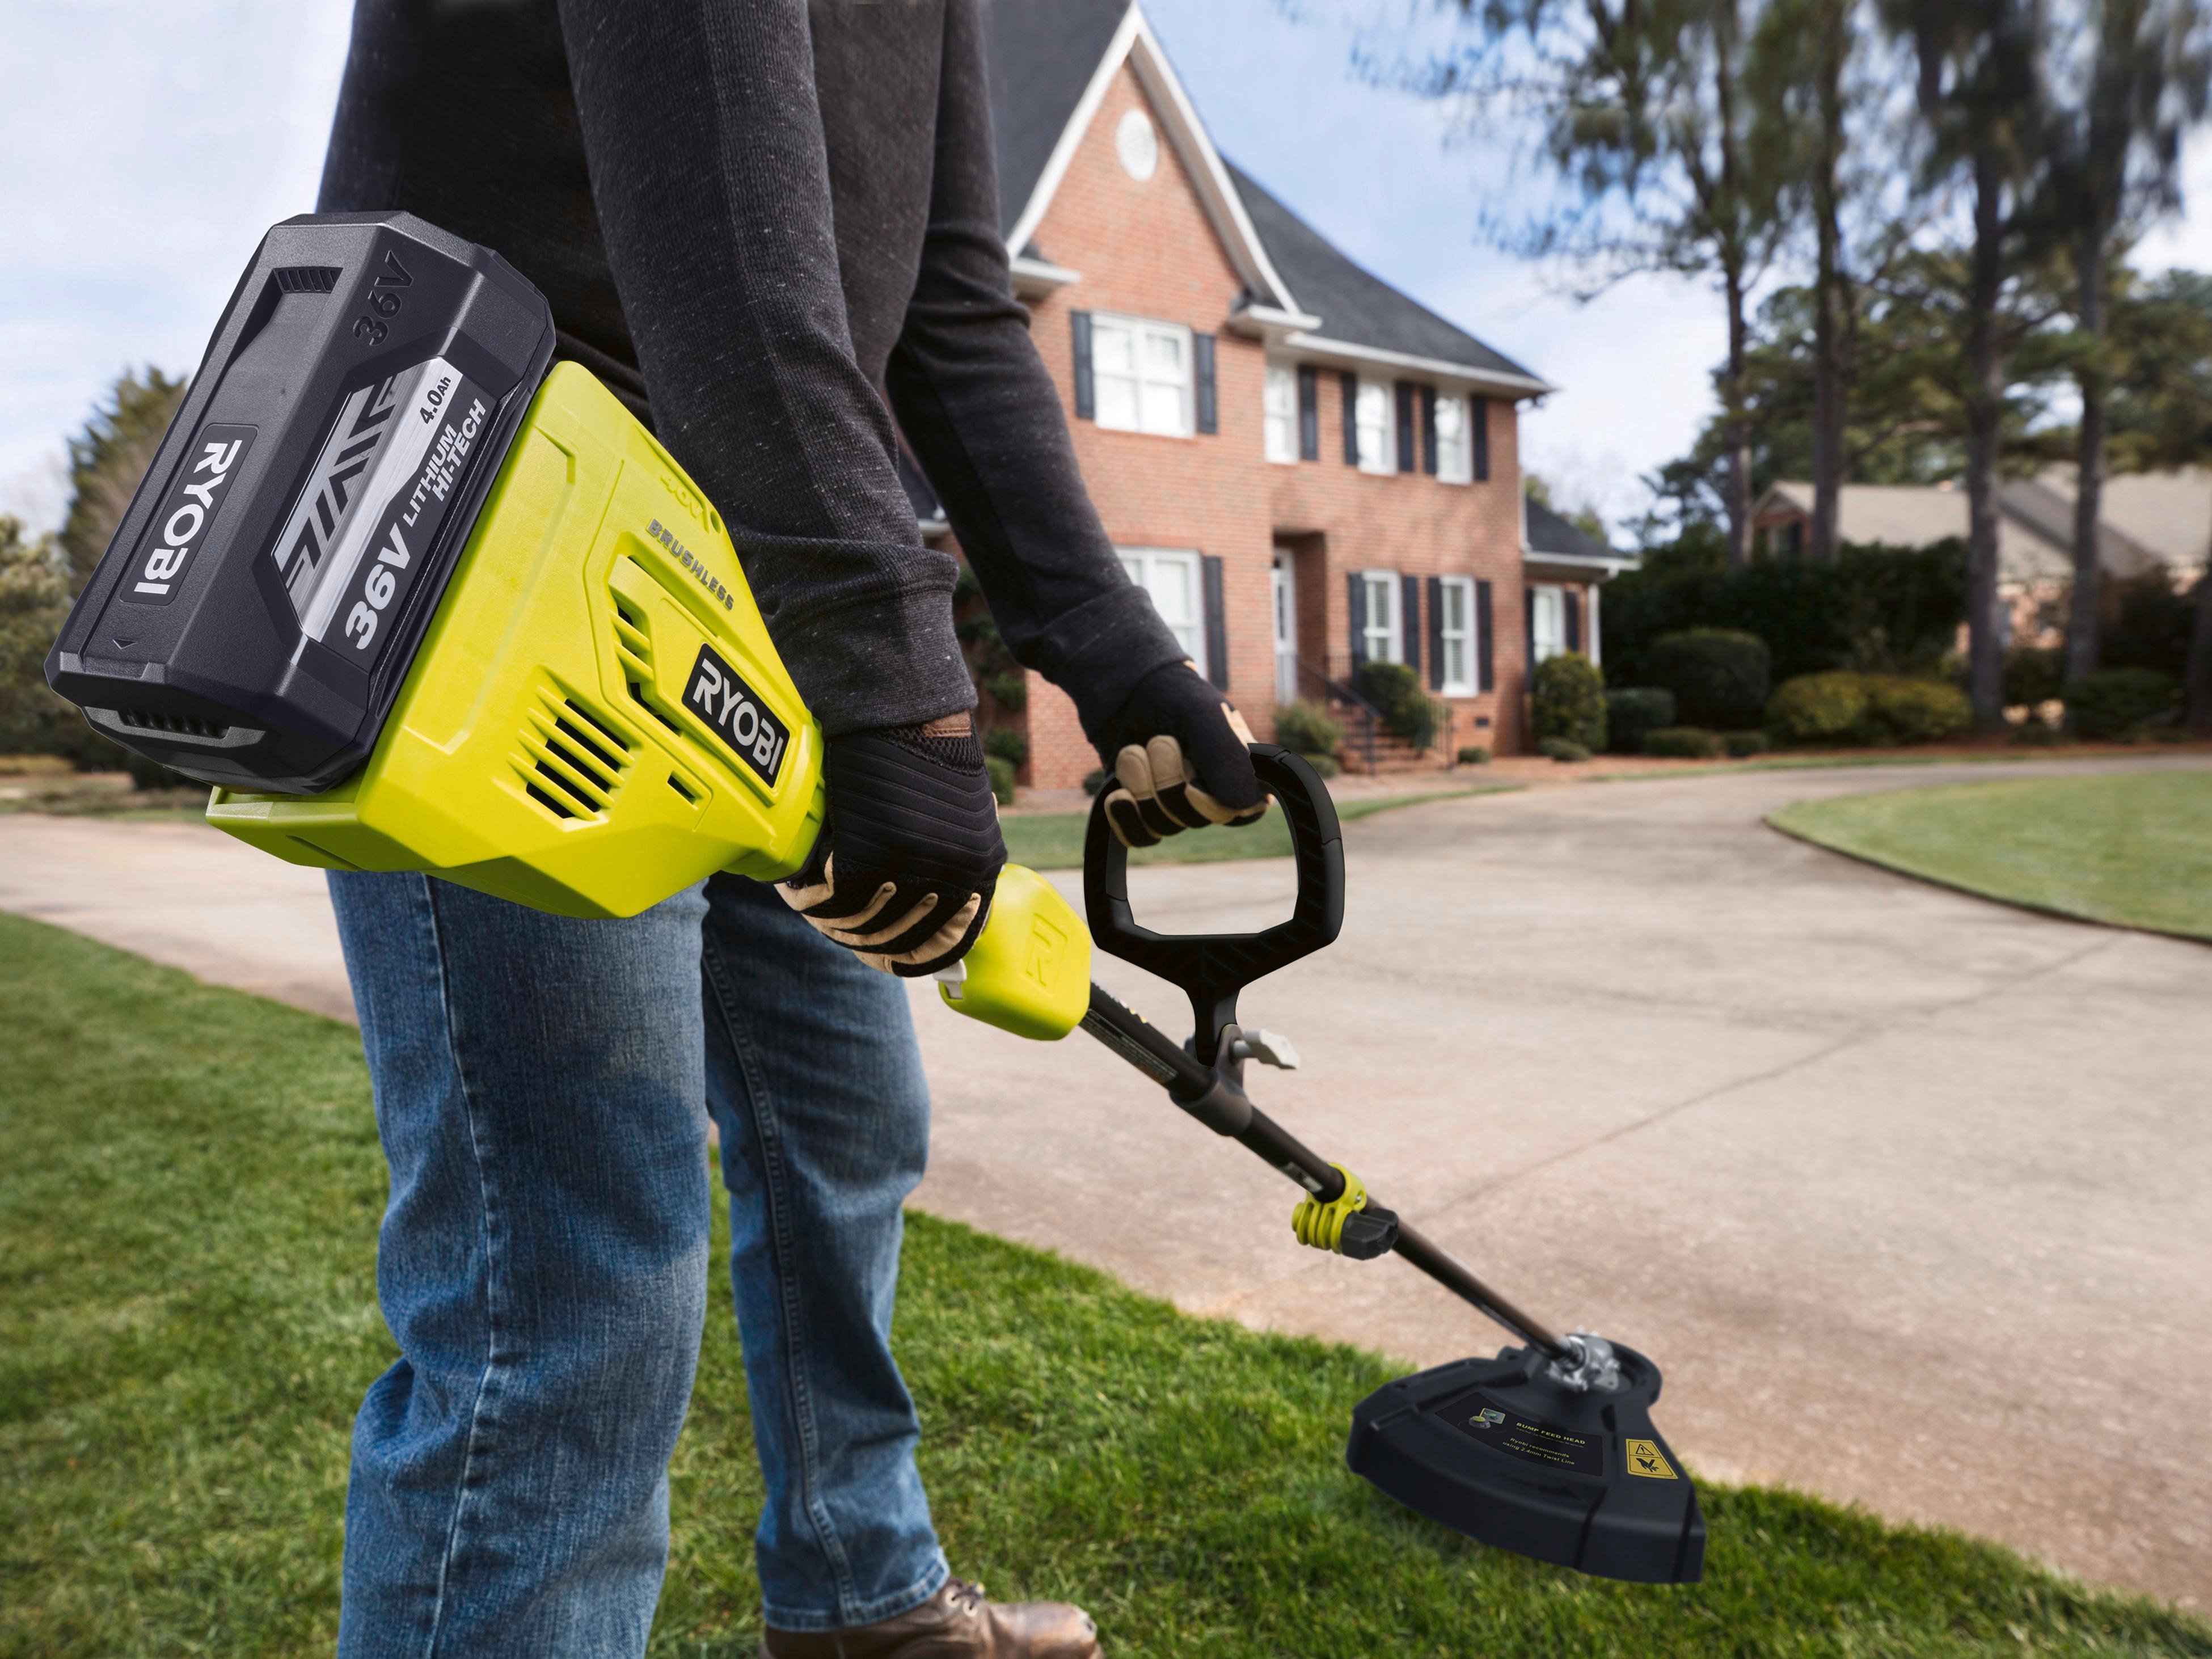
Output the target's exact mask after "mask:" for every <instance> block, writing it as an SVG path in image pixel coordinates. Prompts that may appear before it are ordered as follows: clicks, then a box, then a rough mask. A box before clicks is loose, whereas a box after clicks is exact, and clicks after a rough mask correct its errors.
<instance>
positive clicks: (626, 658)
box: [615, 559, 684, 737]
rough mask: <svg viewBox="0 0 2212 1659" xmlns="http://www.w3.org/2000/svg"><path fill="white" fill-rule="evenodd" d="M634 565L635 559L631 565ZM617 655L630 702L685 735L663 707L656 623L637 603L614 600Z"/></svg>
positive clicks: (620, 599) (664, 724) (618, 596)
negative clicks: (656, 669) (655, 674)
mask: <svg viewBox="0 0 2212 1659" xmlns="http://www.w3.org/2000/svg"><path fill="white" fill-rule="evenodd" d="M629 562H630V563H632V564H635V563H636V562H637V561H635V559H633V560H631V561H629ZM615 654H616V655H617V656H618V657H619V658H621V659H622V667H623V680H624V681H626V682H627V683H628V684H629V700H630V701H631V702H634V703H635V704H636V705H637V706H638V707H639V708H642V709H643V710H645V712H646V713H647V714H650V715H652V716H653V719H655V720H659V722H660V723H661V724H662V725H663V726H666V727H667V728H668V729H669V730H670V731H671V732H675V733H676V735H677V736H678V737H682V736H683V735H684V728H683V727H682V726H678V724H677V723H676V721H675V720H674V719H673V718H672V717H671V715H670V714H669V712H668V711H667V710H666V709H665V708H662V707H661V705H660V701H659V696H657V695H656V691H655V684H656V683H655V681H654V679H653V623H652V622H651V621H650V619H648V618H647V616H646V614H645V612H644V611H641V610H640V609H639V608H638V606H637V605H636V603H635V601H634V600H630V599H623V598H622V597H621V596H620V595H619V594H617V596H616V598H615Z"/></svg>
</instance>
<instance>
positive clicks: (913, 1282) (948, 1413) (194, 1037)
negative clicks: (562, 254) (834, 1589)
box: [0, 916, 2212, 1659]
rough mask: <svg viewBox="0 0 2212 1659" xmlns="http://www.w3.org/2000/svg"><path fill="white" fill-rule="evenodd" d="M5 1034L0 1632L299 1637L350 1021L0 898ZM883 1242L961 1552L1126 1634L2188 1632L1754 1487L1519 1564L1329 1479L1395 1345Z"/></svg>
mask: <svg viewBox="0 0 2212 1659" xmlns="http://www.w3.org/2000/svg"><path fill="white" fill-rule="evenodd" d="M0 1030H4V1031H5V1032H6V1033H7V1064H6V1065H5V1066H4V1067H0V1517H3V1518H4V1519H3V1520H0V1654H4V1655H8V1656H19V1659H30V1656H33V1655H35V1656H38V1659H74V1656H100V1659H137V1656H155V1655H163V1656H167V1655H176V1654H195V1655H197V1654H220V1655H224V1656H248V1659H258V1656H280V1655H281V1656H286V1659H290V1656H297V1655H301V1654H308V1653H313V1652H315V1651H319V1650H326V1649H327V1646H328V1644H329V1642H330V1640H331V1633H332V1631H333V1629H334V1626H335V1621H336V1617H337V1561H338V1547H339V1535H340V1522H341V1502H342V1497H343V1492H342V1487H343V1481H344V1476H345V1465H346V1437H347V1431H348V1425H349V1419H350V1418H351V1415H352V1412H353V1409H354V1407H355V1404H356V1401H357V1400H358V1398H359V1396H360V1395H361V1392H362V1389H363V1388H364V1387H366V1385H367V1384H368V1382H369V1380H370V1379H371V1378H372V1377H373V1376H375V1374H376V1373H377V1372H378V1370H380V1369H381V1368H382V1367H383V1366H384V1365H385V1364H386V1363H387V1362H388V1361H389V1359H390V1358H391V1356H392V1344H391V1340H390V1338H389V1336H388V1335H387V1334H386V1331H385V1329H384V1327H383V1325H382V1322H380V1319H379V1317H378V1315H377V1311H376V1305H375V1302H374V1287H373V1282H372V1271H373V1269H372V1261H373V1252H374V1231H375V1226H376V1221H377V1217H378V1212H379V1207H380V1204H381V1202H382V1199H383V1190H384V1180H383V1174H382V1169H381V1165H380V1160H379V1158H378V1156H377V1151H376V1144H375V1134H374V1124H373V1121H372V1119H371V1114H370V1108H369V1099H368V1084H367V1081H366V1079H365V1077H364V1075H363V1072H362V1063H361V1058H360V1054H359V1048H358V1045H357V1039H356V1036H355V1034H354V1032H353V1031H352V1030H350V1029H349V1028H348V1027H345V1026H343V1025H339V1024H334V1023H332V1022H330V1021H327V1020H323V1019H319V1018H315V1017H313V1016H312V1015H308V1014H304V1013H300V1012H295V1011H294V1010H291V1009H289V1008H284V1007H281V1006H277V1005H276V1004H273V1003H269V1002H264V1001H260V1000H257V999H254V998H252V997H248V996H245V995H241V994H238V993H235V992H231V991H225V990H220V989H216V988H214V987H208V986H204V985H200V984H198V983H197V982H196V981H192V980H190V979H188V978H186V977H185V976H184V975H180V974H178V973H175V972H173V971H171V970H169V969H162V968H157V967H155V966H153V965H152V964H150V963H145V962H143V961H141V960H139V959H137V958H136V957H130V956H126V955H124V954H121V953H119V952H117V951H111V950H108V949H106V948H105V947H104V946H101V945H94V944H92V943H90V942H88V941H87V940H84V939H78V938H76V936H75V935H72V934H68V933H60V932H58V931H55V930H53V929H51V928H48V927H43V926H40V925H39V924H36V923H33V922H28V921H21V920H18V919H15V918H12V917H5V916H0ZM1130 1087H1131V1088H1132V1090H1133V1091H1136V1095H1137V1097H1133V1100H1132V1102H1131V1108H1132V1109H1164V1108H1163V1107H1160V1106H1159V1105H1158V1103H1156V1102H1153V1101H1149V1100H1144V1099H1142V1098H1141V1096H1142V1093H1143V1091H1142V1089H1141V1086H1140V1085H1138V1084H1136V1083H1134V1082H1133V1083H1132V1084H1131V1085H1130ZM1205 1144H1206V1143H1205V1142H1204V1141H1203V1140H1202V1139H1200V1138H1194V1140H1193V1142H1192V1147H1193V1151H1194V1154H1195V1153H1197V1152H1199V1151H1200V1148H1201V1147H1202V1146H1204V1145H1205ZM1225 1155H1226V1154H1225ZM1256 1178H1261V1177H1258V1176H1255V1179H1256ZM1099 1201H1100V1202H1101V1203H1107V1202H1110V1201H1112V1200H1111V1195H1110V1194H1101V1196H1100V1200H1099ZM908 1238H909V1248H908V1258H907V1270H906V1277H905V1281H904V1288H903V1292H902V1301H901V1308H900V1316H899V1317H900V1324H899V1340H900V1347H901V1351H902V1354H903V1356H904V1358H905V1363H906V1364H907V1367H908V1376H909V1377H910V1378H911V1380H912V1383H913V1384H914V1389H915V1395H916V1397H917V1399H918V1400H919V1401H920V1402H921V1413H922V1419H923V1421H924V1424H925V1425H926V1428H927V1440H926V1446H925V1452H924V1458H923V1462H924V1468H925V1471H926V1473H927V1476H928V1480H929V1483H930V1486H931V1490H932V1492H933V1494H934V1496H935V1501H936V1505H937V1514H938V1518H939V1525H940V1527H941V1528H942V1530H943V1532H944V1534H945V1541H946V1544H947V1547H948V1548H949V1550H950V1552H951V1557H952V1559H953V1560H954V1562H955V1563H956V1564H957V1566H958V1567H959V1569H960V1570H961V1571H964V1572H967V1573H969V1574H972V1575H977V1576H980V1577H982V1578H983V1579H984V1580H985V1581H986V1582H987V1583H989V1584H990V1586H991V1587H992V1589H993V1590H994V1592H996V1593H1000V1594H1015V1595H1019V1594H1035V1595H1066V1596H1073V1597H1079V1598H1080V1599H1081V1600H1083V1601H1085V1602H1086V1603H1087V1604H1089V1605H1090V1606H1091V1607H1092V1608H1093V1609H1094V1610H1095V1611H1096V1612H1097V1613H1098V1615H1099V1617H1100V1619H1101V1620H1102V1622H1103V1626H1104V1628H1105V1631H1106V1633H1107V1636H1108V1638H1109V1652H1110V1653H1111V1654H1112V1655H1113V1656H1115V1659H1139V1656H1161V1659H1164V1656H1170V1655H1203V1656H1207V1659H1216V1656H1222V1659H1263V1656H1265V1659H1290V1656H1298V1659H1305V1656H1338V1659H1382V1656H1389V1659H1406V1656H1421V1659H1463V1656H1521V1655H1556V1656H1560V1659H1567V1656H1577V1659H1579V1656H1583V1655H1620V1656H1636V1659H1643V1656H1685V1659H1687V1656H1711V1655H1743V1656H1752V1655H1768V1654H1790V1655H1802V1656H1815V1655H1818V1656H1827V1655H1833V1656H1838V1659H1841V1656H1876V1655H1880V1656H1892V1655H1997V1654H2006V1655H2015V1654H2021V1653H2038V1654H2064V1655H2091V1654H2142V1655H2193V1656H2207V1655H2212V1629H2208V1628H2207V1626H2204V1625H2203V1624H2202V1623H2201V1622H2198V1621H2197V1620H2192V1619H2191V1618H2190V1617H2188V1616H2186V1615H2185V1614H2182V1613H2178V1612H2175V1611H2172V1610H2171V1609H2168V1608H2164V1607H2159V1606H2157V1605H2154V1604H2153V1603H2150V1602H2148V1601H2139V1600H2130V1599H2124V1598H2121V1597H2118V1596H2112V1595H2102V1594H2096V1593H2092V1592H2090V1591H2087V1590H2085V1589H2081V1588H2079V1587H2077V1586H2075V1585H2073V1584H2070V1583H2066V1582H2064V1581H2062V1580H2060V1579H2057V1578H2054V1577H2050V1576H2048V1575H2046V1574H2044V1573H2042V1572H2039V1571H2036V1570H2035V1569H2033V1568H2032V1567H2030V1566H2028V1565H2026V1564H2024V1563H2023V1562H2022V1561H2021V1560H2020V1559H2018V1558H2017V1557H2015V1556H2013V1555H2011V1554H2009V1553H2006V1552H2005V1551H2003V1550H2001V1549H1998V1548H1996V1547H1992V1546H1989V1545H1985V1544H1981V1543H1977V1542H1974V1541H1969V1540H1967V1539H1965V1538H1961V1537H1959V1536H1956V1535H1954V1534H1942V1533H1930V1532H1923V1531H1915V1530H1910V1529H1903V1528H1890V1527H1886V1526H1884V1525H1882V1524H1881V1523H1879V1522H1875V1521H1874V1520H1872V1519H1871V1518H1869V1517H1868V1516H1864V1515H1863V1514H1857V1513H1850V1512H1845V1511H1843V1510H1837V1509H1834V1508H1832V1507H1830V1506H1828V1505H1826V1504H1820V1503H1817V1502H1814V1501H1813V1500H1811V1499H1808V1498H1802V1497H1797V1496H1794V1495H1790V1494H1787V1493H1781V1492H1771V1491H1760V1490H1729V1489H1724V1488H1715V1487H1709V1488H1707V1489H1706V1491H1705V1502H1706V1516H1707V1519H1708V1522H1709V1523H1710V1525H1711V1555H1710V1558H1709V1566H1708V1576H1707V1578H1706V1581H1705V1583H1704V1585H1702V1586H1701V1587H1699V1588H1697V1589H1678V1590H1659V1589H1639V1588H1631V1587H1627V1586H1623V1585H1616V1584H1605V1583H1595V1582H1592V1581H1589V1580H1586V1579H1583V1578H1579V1577H1576V1576H1574V1575H1573V1574H1571V1573H1568V1572H1565V1571H1558V1570H1554V1569H1551V1568H1546V1567H1539V1566H1534V1565H1530V1564H1528V1563H1527V1562H1523V1561H1521V1560H1518V1559H1515V1558H1512V1557H1510V1556H1505V1555H1501V1554H1498V1553H1495V1552H1492V1551H1488V1550H1485V1549H1481V1548H1480V1547H1476V1546H1474V1545H1471V1544H1469V1543H1467V1542H1466V1541H1463V1540H1461V1539H1459V1538H1457V1537H1455V1536H1454V1535H1452V1534H1449V1533H1446V1532H1443V1531H1442V1530H1440V1529H1438V1528H1435V1527H1432V1526H1430V1525H1428V1524H1427V1523H1425V1522H1420V1521H1418V1520H1415V1519H1414V1518H1413V1517H1412V1516H1408V1515H1407V1514H1405V1513H1404V1512H1402V1511H1401V1510H1397V1509H1396V1508H1395V1506H1393V1505H1392V1504H1390V1503H1389V1501H1388V1500H1387V1499H1384V1498H1382V1497H1380V1496H1379V1495H1377V1494H1376V1493H1375V1492H1372V1491H1371V1490H1370V1489H1369V1488H1368V1487H1366V1486H1364V1485H1363V1484H1362V1483H1360V1482H1359V1481H1358V1480H1356V1479H1354V1478H1353V1477H1352V1475H1350V1474H1347V1473H1346V1470H1345V1468H1344V1466H1343V1461H1342V1455H1341V1454H1342V1436H1343V1433H1344V1428H1345V1422H1346V1412H1347V1409H1348V1407H1350V1405H1351V1403H1352V1401H1355V1400H1356V1399H1358V1397H1359V1396H1360V1395H1362V1394H1363V1393H1364V1392H1365V1391H1366V1390H1368V1389H1370V1388H1372V1387H1374V1386H1375V1385H1376V1384H1377V1383H1380V1382H1382V1381H1383V1379H1384V1378H1386V1377H1387V1376H1389V1375H1390V1374H1391V1368H1390V1367H1389V1364H1386V1363H1385V1362H1384V1361H1383V1360H1381V1359H1378V1358H1373V1357H1370V1356H1368V1355H1364V1354H1361V1353H1358V1352H1352V1351H1351V1350H1347V1349H1344V1348H1334V1347H1328V1346H1322V1345H1321V1344H1319V1343H1316V1342H1310V1341H1304V1340H1289V1339H1283V1338H1274V1337H1267V1336H1261V1335H1255V1334H1250V1333H1249V1332H1246V1331H1243V1330H1242V1329H1239V1328H1236V1327H1233V1326H1230V1325H1226V1324H1216V1323H1206V1322H1200V1321H1196V1320H1192V1319H1188V1318H1185V1317H1183V1316H1181V1315H1178V1314H1176V1312H1174V1311H1173V1310H1171V1309H1170V1308H1168V1307H1166V1306H1164V1304H1160V1303H1158V1302H1154V1301H1150V1300H1147V1299H1146V1298H1144V1297H1139V1296H1136V1295H1133V1294H1132V1293H1131V1292H1129V1291H1127V1290H1124V1289H1122V1288H1121V1287H1119V1286H1118V1285H1115V1284H1114V1283H1113V1282H1112V1281H1111V1280H1109V1279H1105V1278H1103V1276H1101V1275H1099V1274H1097V1273H1091V1272H1088V1271H1085V1270H1084V1269H1082V1268H1079V1267H1073V1266H1070V1265H1068V1264H1066V1263H1065V1262H1063V1261H1058V1260H1056V1259H1054V1258H1052V1257H1049V1256H1046V1255H1040V1254H1038V1253H1036V1252H1035V1251H1031V1250H1027V1249H1019V1248H1017V1247H1015V1246H1013V1245H1010V1244H1006V1243H1000V1242H999V1241H996V1240H994V1239H991V1238H988V1237H983V1236H981V1235H979V1234H976V1233H974V1232H970V1231H968V1230H966V1229H964V1228H961V1227H957V1226H954V1225H949V1224H946V1223H944V1222H939V1221H934V1220H932V1219H930V1218H927V1217H923V1216H917V1217H915V1220H914V1225H913V1227H912V1230H911V1231H910V1233H909V1235H908ZM1370 1271H1374V1272H1389V1271H1392V1269H1391V1268H1390V1267H1388V1266H1387V1265H1383V1266H1377V1267H1374V1268H1372V1269H1370ZM758 1499H759V1484H758V1477H757V1474H756V1472H755V1469H754V1466H753V1462H752V1457H751V1453H750V1440H749V1437H748V1430H747V1422H746V1415H745V1408H744V1387H743V1376H742V1371H741V1370H740V1367H739V1361H738V1347H737V1341H736V1338H735V1335H734V1334H733V1331H732V1323H731V1320H730V1317H729V1314H728V1311H727V1309H726V1304H723V1303H722V1302H721V1300H720V1297H719V1296H718V1297H716V1299H715V1303H714V1306H713V1308H712V1310H711V1311H710V1313H709V1316H708V1325H707V1332H706V1341H705V1351H704V1356H703V1360H702V1369H701V1372H700V1379H699V1389H698V1394H697V1397H696V1401H695V1404H694V1407H693V1410H692V1413H691V1417H690V1423H689V1425H688V1426H687V1427H686V1429H685V1431H684V1439H683V1443H682V1445H681V1447H680V1449H679V1450H678V1454H677V1460H676V1464H675V1469H674V1506H675V1544H674V1553H673V1559H672V1561H671V1567H670V1572H669V1578H668V1584H667V1589H666V1591H665V1595H663V1597H662V1601H661V1607H660V1616H659V1625H658V1627H657V1629H656V1631H655V1633H654V1638H653V1650H654V1652H655V1653H657V1654H660V1655H666V1656H671V1659H673V1656H685V1659H699V1656H708V1659H717V1656H719V1659H751V1656H752V1654H753V1652H754V1648H753V1643H754V1641H755V1640H756V1637H757V1619H758V1601H757V1591H756V1588H755V1584H754V1580H753V1577H752V1572H751V1566H750V1547H749V1544H748V1541H747V1540H748V1535H749V1534H750V1528H751V1525H752V1522H753V1519H754V1516H755V1513H756V1507H757V1503H758Z"/></svg>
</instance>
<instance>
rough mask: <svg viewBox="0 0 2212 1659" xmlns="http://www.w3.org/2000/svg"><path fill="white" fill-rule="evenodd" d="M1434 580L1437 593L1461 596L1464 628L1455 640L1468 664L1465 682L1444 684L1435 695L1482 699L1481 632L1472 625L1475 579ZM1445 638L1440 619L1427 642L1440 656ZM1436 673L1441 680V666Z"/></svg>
mask: <svg viewBox="0 0 2212 1659" xmlns="http://www.w3.org/2000/svg"><path fill="white" fill-rule="evenodd" d="M1437 583H1438V591H1439V592H1457V593H1458V594H1460V595H1461V600H1460V606H1461V609H1460V620H1461V622H1462V623H1463V624H1464V626H1463V627H1462V629H1460V631H1459V634H1458V636H1457V637H1458V638H1459V640H1460V642H1461V644H1462V646H1463V647H1465V650H1464V655H1465V659H1466V663H1467V678H1465V679H1463V680H1443V684H1440V685H1438V686H1437V695H1439V696H1446V697H1474V696H1481V695H1482V691H1481V688H1482V663H1481V661H1480V658H1481V655H1482V630H1481V629H1480V628H1479V627H1477V626H1476V624H1475V617H1474V603H1475V601H1474V577H1472V576H1440V577H1438V578H1437ZM1444 638H1445V635H1444V627H1443V617H1438V618H1437V623H1436V627H1435V628H1434V629H1433V630H1431V635H1430V641H1431V644H1433V645H1434V646H1436V647H1437V651H1438V653H1439V654H1440V655H1441V653H1442V651H1443V644H1444ZM1436 671H1437V676H1438V678H1442V677H1443V663H1442V662H1438V663H1437V665H1436Z"/></svg>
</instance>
